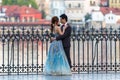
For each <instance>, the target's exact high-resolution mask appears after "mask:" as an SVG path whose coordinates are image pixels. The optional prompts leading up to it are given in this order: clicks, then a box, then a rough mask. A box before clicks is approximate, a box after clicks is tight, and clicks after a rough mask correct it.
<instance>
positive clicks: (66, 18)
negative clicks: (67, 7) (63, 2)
mask: <svg viewBox="0 0 120 80" xmlns="http://www.w3.org/2000/svg"><path fill="white" fill-rule="evenodd" d="M60 18H62V19H65V20H66V21H68V17H67V15H66V14H62V15H60Z"/></svg>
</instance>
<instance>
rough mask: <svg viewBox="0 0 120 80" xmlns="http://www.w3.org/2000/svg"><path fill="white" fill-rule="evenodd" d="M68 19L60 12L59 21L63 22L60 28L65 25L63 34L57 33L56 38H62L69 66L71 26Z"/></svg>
mask: <svg viewBox="0 0 120 80" xmlns="http://www.w3.org/2000/svg"><path fill="white" fill-rule="evenodd" d="M67 21H68V17H67V15H66V14H62V15H61V16H60V22H61V23H62V24H63V25H62V26H61V30H63V27H65V26H67V28H66V30H65V32H64V34H63V35H59V36H58V37H56V40H62V44H63V48H64V50H65V54H66V56H67V59H68V63H69V65H70V68H71V67H72V66H71V59H70V46H71V45H70V36H71V26H70V25H69V24H68V23H67Z"/></svg>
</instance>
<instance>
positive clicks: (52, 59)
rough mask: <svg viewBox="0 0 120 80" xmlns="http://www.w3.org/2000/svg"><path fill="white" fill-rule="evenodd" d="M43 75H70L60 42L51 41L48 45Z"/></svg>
mask: <svg viewBox="0 0 120 80" xmlns="http://www.w3.org/2000/svg"><path fill="white" fill-rule="evenodd" d="M44 74H45V75H71V70H70V66H69V64H68V61H67V58H66V55H65V52H64V49H63V45H62V41H53V42H52V43H51V44H50V47H49V51H48V55H47V59H46V63H45V68H44Z"/></svg>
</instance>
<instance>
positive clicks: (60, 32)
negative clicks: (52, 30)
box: [57, 26, 67, 35]
mask: <svg viewBox="0 0 120 80" xmlns="http://www.w3.org/2000/svg"><path fill="white" fill-rule="evenodd" d="M66 28H67V26H65V27H63V31H62V30H61V28H60V27H58V28H57V31H58V33H59V34H60V35H63V34H64V32H65V29H66Z"/></svg>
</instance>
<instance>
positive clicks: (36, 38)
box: [0, 25, 120, 74]
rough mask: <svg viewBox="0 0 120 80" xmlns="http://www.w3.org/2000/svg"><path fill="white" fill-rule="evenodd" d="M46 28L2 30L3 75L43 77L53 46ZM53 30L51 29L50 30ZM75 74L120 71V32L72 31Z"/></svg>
mask: <svg viewBox="0 0 120 80" xmlns="http://www.w3.org/2000/svg"><path fill="white" fill-rule="evenodd" d="M45 27H46V26H43V25H37V26H34V27H33V26H27V27H26V26H24V25H22V26H20V25H19V26H14V25H10V26H8V25H7V26H0V74H41V73H42V72H43V70H44V66H45V65H44V63H45V60H46V56H47V52H48V50H49V46H50V37H51V36H50V32H49V31H48V30H47V29H44V28H45ZM47 28H49V27H47ZM70 50H71V51H70V55H71V60H72V69H71V70H72V72H73V73H84V72H85V73H94V72H96V73H101V72H104V73H109V72H115V73H116V72H119V71H120V67H119V65H120V28H118V29H117V30H115V29H113V28H108V29H107V28H104V29H103V28H101V29H99V30H95V29H94V28H91V29H88V30H87V29H85V28H81V29H80V30H79V31H74V30H73V31H72V34H71V49H70Z"/></svg>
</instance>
